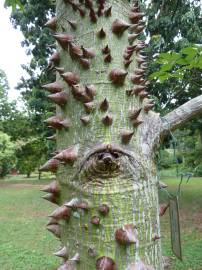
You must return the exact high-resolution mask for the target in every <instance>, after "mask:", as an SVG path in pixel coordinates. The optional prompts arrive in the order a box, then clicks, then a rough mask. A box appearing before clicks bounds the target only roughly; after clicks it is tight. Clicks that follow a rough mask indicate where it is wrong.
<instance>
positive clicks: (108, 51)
mask: <svg viewBox="0 0 202 270" xmlns="http://www.w3.org/2000/svg"><path fill="white" fill-rule="evenodd" d="M102 53H103V54H109V53H110V48H109V46H108V45H106V46H105V47H104V48H103V49H102Z"/></svg>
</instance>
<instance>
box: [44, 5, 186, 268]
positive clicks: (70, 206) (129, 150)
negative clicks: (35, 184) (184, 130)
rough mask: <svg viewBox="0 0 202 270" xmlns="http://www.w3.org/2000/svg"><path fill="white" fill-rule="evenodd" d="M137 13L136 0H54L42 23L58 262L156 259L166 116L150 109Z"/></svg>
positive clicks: (131, 264)
mask: <svg viewBox="0 0 202 270" xmlns="http://www.w3.org/2000/svg"><path fill="white" fill-rule="evenodd" d="M84 2H85V3H84ZM132 2H133V3H132ZM84 13H85V15H84ZM141 18H142V14H141V13H140V11H139V7H138V4H137V3H136V1H126V0H125V1H124V0H116V1H113V0H108V1H104V0H100V1H90V0H89V1H87V0H86V1H79V2H78V0H77V1H76V0H75V1H74V0H66V1H64V0H58V1H57V17H56V20H55V19H53V20H51V21H49V22H48V23H47V26H48V27H50V28H52V29H54V30H55V27H56V30H57V34H55V35H54V36H55V38H56V40H57V42H58V52H59V57H58V55H57V57H55V56H56V54H55V56H54V57H52V58H51V62H50V64H51V65H52V67H53V66H54V65H55V64H58V60H59V59H60V64H59V69H58V68H57V67H56V70H57V71H58V74H57V81H56V83H54V84H48V85H45V86H44V88H45V89H46V90H48V91H50V92H52V93H53V94H52V95H50V96H49V97H50V99H52V100H53V101H54V102H56V103H57V104H58V105H59V106H57V110H56V111H57V116H56V117H53V118H50V119H48V120H47V123H48V124H49V125H50V126H52V127H53V128H55V129H56V130H57V148H58V149H59V150H60V152H59V153H58V154H57V155H56V156H55V157H54V158H53V159H51V160H50V161H48V162H47V163H46V164H45V165H44V166H43V167H42V168H41V171H52V172H56V171H57V182H53V183H52V184H51V185H50V186H48V187H45V189H44V191H45V192H49V194H48V195H46V196H45V199H48V200H50V201H52V202H54V203H56V204H59V205H60V206H59V208H57V209H56V211H54V212H53V213H52V215H51V216H52V218H51V220H50V222H49V225H48V227H47V229H48V230H50V231H51V232H53V233H54V234H55V235H56V236H57V237H59V238H60V240H61V242H62V246H63V248H62V249H61V250H60V251H59V252H58V253H56V255H57V256H60V257H62V258H64V259H65V261H64V263H62V265H61V266H60V267H59V268H58V270H70V269H74V270H94V269H98V270H101V269H102V270H115V269H119V270H135V269H138V270H152V269H156V270H162V269H163V262H162V253H161V240H160V223H159V202H158V179H157V174H156V165H155V163H154V155H155V151H156V149H157V147H158V145H159V143H160V137H161V136H164V135H165V134H166V132H167V131H168V129H169V128H168V123H169V120H170V118H169V119H168V120H167V119H166V118H165V120H164V121H162V120H161V118H160V116H159V114H157V113H154V112H152V111H151V109H152V108H153V106H154V104H153V101H152V100H150V99H149V98H148V93H147V92H146V88H147V85H148V84H147V81H145V78H144V73H145V69H146V63H145V58H144V55H143V52H142V50H143V49H144V47H145V44H144V42H141V41H139V40H138V39H137V36H139V35H140V36H141V31H142V30H143V28H144V23H143V22H141ZM55 23H56V25H55ZM134 45H135V46H134ZM131 60H132V62H130V61H131ZM61 68H64V70H63V69H61ZM61 90H64V91H65V93H63V92H61ZM66 93H68V96H67V94H66ZM186 117H187V116H186ZM186 117H185V118H186ZM171 118H172V117H171ZM172 119H173V118H172ZM172 119H171V120H172ZM185 121H186V120H185ZM185 121H184V122H185ZM171 122H172V121H171ZM178 122H179V121H178ZM184 122H183V123H184ZM173 123H174V121H173V122H172V124H173ZM178 124H179V123H178ZM174 128H175V127H174ZM61 149H62V150H63V151H61ZM59 161H60V164H59ZM61 161H62V162H61ZM78 255H79V256H78Z"/></svg>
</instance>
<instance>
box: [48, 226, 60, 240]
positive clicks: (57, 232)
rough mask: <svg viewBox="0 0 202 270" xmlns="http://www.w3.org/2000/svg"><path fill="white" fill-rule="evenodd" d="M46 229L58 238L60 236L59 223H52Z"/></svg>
mask: <svg viewBox="0 0 202 270" xmlns="http://www.w3.org/2000/svg"><path fill="white" fill-rule="evenodd" d="M46 228H47V230H48V231H49V232H51V233H52V234H54V235H55V236H56V237H57V238H60V236H61V230H60V225H57V224H53V225H48V226H47V227H46Z"/></svg>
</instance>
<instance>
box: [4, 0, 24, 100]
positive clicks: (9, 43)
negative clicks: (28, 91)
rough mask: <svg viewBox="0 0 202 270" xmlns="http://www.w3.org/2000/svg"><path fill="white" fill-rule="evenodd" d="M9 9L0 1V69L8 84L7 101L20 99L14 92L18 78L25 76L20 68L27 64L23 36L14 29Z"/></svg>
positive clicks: (16, 92)
mask: <svg viewBox="0 0 202 270" xmlns="http://www.w3.org/2000/svg"><path fill="white" fill-rule="evenodd" d="M10 13H11V9H5V8H4V0H0V37H1V41H0V69H2V70H3V71H4V72H5V73H6V75H7V79H8V82H9V87H10V90H9V93H8V95H9V100H14V99H17V98H19V97H20V93H19V91H18V90H15V87H16V85H17V83H18V82H19V81H20V78H21V77H22V76H23V75H25V74H26V72H25V71H23V69H22V68H21V65H22V64H26V63H28V62H29V57H28V56H27V55H26V53H25V49H24V48H22V47H21V41H23V39H24V38H23V35H22V33H21V32H20V30H19V29H14V28H13V26H12V24H11V22H10V20H9V17H10Z"/></svg>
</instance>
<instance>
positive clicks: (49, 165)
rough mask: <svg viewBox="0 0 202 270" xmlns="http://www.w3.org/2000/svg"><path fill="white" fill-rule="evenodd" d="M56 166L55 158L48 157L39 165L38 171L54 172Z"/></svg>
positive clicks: (57, 165) (57, 163) (57, 164)
mask: <svg viewBox="0 0 202 270" xmlns="http://www.w3.org/2000/svg"><path fill="white" fill-rule="evenodd" d="M58 167H59V161H58V160H56V159H50V160H49V161H47V162H46V163H45V164H44V165H43V166H42V167H40V169H39V171H41V172H56V171H57V169H58Z"/></svg>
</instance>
